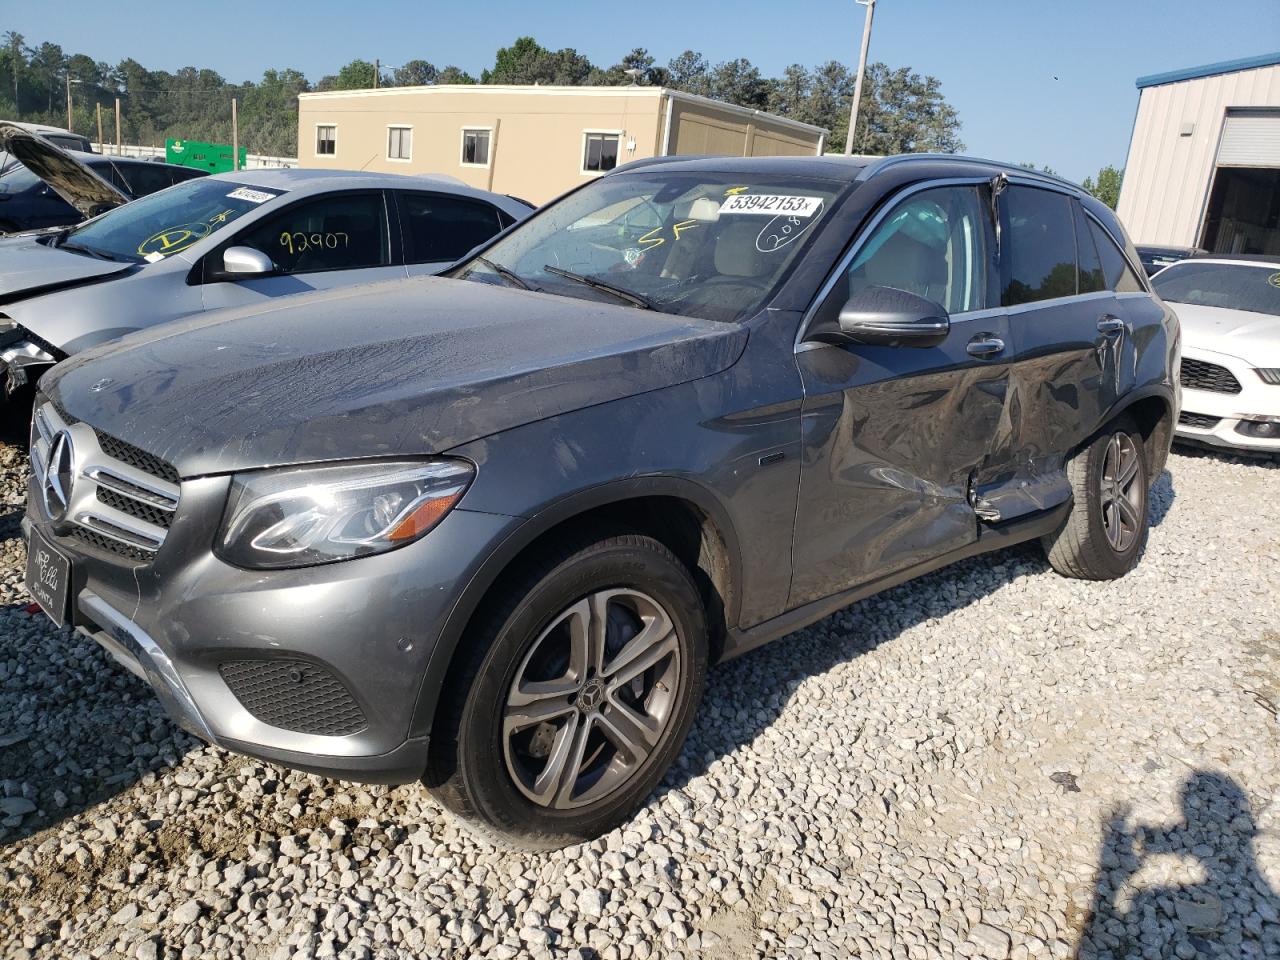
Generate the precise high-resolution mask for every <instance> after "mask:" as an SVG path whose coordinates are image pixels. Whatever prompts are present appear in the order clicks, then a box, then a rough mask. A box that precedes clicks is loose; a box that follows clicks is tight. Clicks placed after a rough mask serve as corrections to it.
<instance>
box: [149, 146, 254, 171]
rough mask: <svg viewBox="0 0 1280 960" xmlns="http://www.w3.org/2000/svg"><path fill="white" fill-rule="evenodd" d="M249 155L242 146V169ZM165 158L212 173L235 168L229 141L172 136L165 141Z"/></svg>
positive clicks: (168, 160)
mask: <svg viewBox="0 0 1280 960" xmlns="http://www.w3.org/2000/svg"><path fill="white" fill-rule="evenodd" d="M247 156H248V153H247V151H246V150H245V148H244V147H241V148H240V169H241V170H243V169H244V167H245V158H246V157H247ZM164 158H165V160H166V161H167V162H169V163H176V164H178V166H181V167H195V168H196V169H197V170H208V171H209V172H210V173H226V172H227V171H229V170H233V169H234V168H235V167H234V165H233V164H232V162H231V145H230V144H227V143H203V142H202V141H200V140H175V139H173V137H170V138H169V139H168V140H166V141H165V142H164Z"/></svg>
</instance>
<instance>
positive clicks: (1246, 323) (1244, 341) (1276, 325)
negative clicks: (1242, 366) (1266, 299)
mask: <svg viewBox="0 0 1280 960" xmlns="http://www.w3.org/2000/svg"><path fill="white" fill-rule="evenodd" d="M1169 306H1170V307H1172V308H1173V312H1174V313H1176V314H1177V315H1178V320H1179V322H1180V323H1181V324H1182V342H1183V345H1184V346H1186V347H1191V348H1193V349H1199V350H1211V351H1213V352H1214V353H1225V354H1227V355H1228V356H1232V357H1239V358H1240V359H1241V360H1245V361H1247V362H1249V363H1251V364H1253V366H1255V367H1280V317H1272V316H1268V315H1267V314H1265V313H1253V312H1251V311H1248V310H1228V309H1225V308H1223V307H1202V306H1199V305H1197V304H1190V303H1174V302H1173V301H1170V302H1169Z"/></svg>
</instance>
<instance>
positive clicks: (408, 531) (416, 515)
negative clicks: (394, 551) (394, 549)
mask: <svg viewBox="0 0 1280 960" xmlns="http://www.w3.org/2000/svg"><path fill="white" fill-rule="evenodd" d="M461 496H462V493H461V492H458V493H456V494H454V495H453V496H449V497H437V498H436V499H434V500H424V501H422V503H420V504H418V505H417V506H416V507H414V508H413V510H412V511H411V512H410V514H409V515H408V516H407V517H405V518H404V519H403V520H401V521H400V522H399V523H398V524H396V526H395V529H394V530H392V531H391V532H390V533H388V534H387V539H388V540H392V541H395V542H396V543H399V542H400V541H401V540H412V539H413V538H414V537H420V536H422V534H424V533H426V532H427V531H428V530H430V529H431V528H432V527H434V526H435V525H436V524H437V523H439V522H440V518H441V517H443V516H444V515H445V514H446V513H448V512H449V510H450V509H451V508H452V507H453V505H454V504H455V503H457V502H458V498H459V497H461Z"/></svg>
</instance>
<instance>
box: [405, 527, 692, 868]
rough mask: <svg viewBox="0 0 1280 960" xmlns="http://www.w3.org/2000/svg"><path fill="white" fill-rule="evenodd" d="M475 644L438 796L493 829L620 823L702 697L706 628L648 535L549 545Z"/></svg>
mask: <svg viewBox="0 0 1280 960" xmlns="http://www.w3.org/2000/svg"><path fill="white" fill-rule="evenodd" d="M504 594H505V597H504V599H505V600H506V602H505V604H502V605H501V606H500V608H499V609H498V610H496V611H495V612H494V613H492V614H491V615H490V616H489V617H488V619H487V620H486V621H484V622H483V623H482V624H480V625H479V626H478V629H477V630H476V631H474V632H473V633H472V634H471V636H469V637H468V638H467V639H466V640H464V642H465V643H468V644H473V646H472V647H471V650H470V653H471V662H470V663H469V664H468V665H467V667H466V669H465V670H464V671H463V673H464V675H463V676H462V677H460V678H459V679H460V682H459V684H458V686H457V688H456V689H457V692H456V694H455V703H454V709H453V710H452V711H450V713H449V717H448V718H447V722H446V723H445V725H444V726H445V729H436V730H434V731H433V734H432V736H433V738H435V737H444V738H446V739H445V741H444V743H445V746H444V747H443V748H442V749H441V751H439V752H438V753H437V755H436V757H435V758H434V759H433V771H432V772H431V773H430V774H429V776H428V783H429V784H432V792H433V793H434V794H435V796H436V797H437V798H438V799H439V800H440V801H441V802H442V803H443V804H444V805H445V806H446V807H447V808H448V809H450V810H452V811H453V812H454V813H456V814H458V815H459V816H460V817H461V818H462V819H463V820H464V821H465V822H466V823H467V824H468V825H469V826H471V827H472V828H478V830H479V832H480V833H481V834H483V835H484V836H486V837H488V838H489V839H492V840H496V841H498V842H501V843H506V844H509V845H514V846H520V847H525V848H530V849H554V848H556V847H562V846H565V845H567V844H571V843H576V842H579V841H583V840H589V839H593V838H594V837H596V836H599V835H600V834H601V833H603V832H605V831H607V830H610V829H612V828H613V827H615V826H617V825H618V824H620V823H622V822H623V821H624V820H626V819H627V818H628V817H630V816H631V814H632V813H634V812H635V810H636V809H637V808H638V807H639V806H640V805H641V804H642V803H643V802H644V800H645V798H646V797H647V796H648V795H649V793H650V792H652V790H653V789H654V787H656V786H657V784H658V782H659V780H660V779H661V778H662V775H663V773H664V772H665V771H666V770H667V768H668V767H669V766H670V765H671V763H672V761H673V760H674V759H675V757H676V755H677V754H678V752H679V750H680V747H681V746H682V744H683V743H684V739H685V736H686V735H687V733H688V731H689V727H690V725H691V723H692V721H693V716H694V713H695V711H696V710H697V706H698V702H699V700H700V699H701V695H702V688H703V683H704V679H705V675H706V665H707V637H706V632H707V631H706V622H705V617H704V614H703V610H702V604H701V602H700V600H699V597H698V591H697V588H696V587H695V585H694V583H693V580H692V578H691V577H690V575H689V571H688V570H687V569H686V568H685V567H684V565H683V564H681V563H680V561H679V560H677V559H676V558H675V557H674V556H673V555H672V554H671V552H670V551H668V550H667V549H666V548H665V547H664V546H663V545H662V544H660V543H658V542H657V541H655V540H653V539H651V538H649V537H644V536H638V535H633V534H623V535H619V536H612V537H604V538H600V539H588V540H587V541H579V542H578V543H576V544H571V545H568V546H566V547H565V548H564V549H562V550H560V551H557V552H555V553H551V554H548V555H544V556H543V557H542V558H540V559H539V560H538V561H537V562H535V563H533V564H531V565H530V566H529V567H528V568H527V571H526V574H525V576H524V577H523V578H521V580H520V582H518V583H515V584H511V585H510V588H509V589H508V590H506V591H504Z"/></svg>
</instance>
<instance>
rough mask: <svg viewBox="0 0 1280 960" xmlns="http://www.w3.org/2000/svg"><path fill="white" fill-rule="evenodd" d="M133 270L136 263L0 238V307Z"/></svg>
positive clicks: (28, 240)
mask: <svg viewBox="0 0 1280 960" xmlns="http://www.w3.org/2000/svg"><path fill="white" fill-rule="evenodd" d="M134 269H136V268H135V266H134V265H133V264H128V263H112V262H111V261H110V260H98V259H95V258H94V257H88V256H81V255H80V254H75V253H68V252H67V251H64V250H58V249H57V248H55V247H50V246H48V245H47V244H43V243H37V242H36V241H35V240H34V239H33V238H31V237H9V238H6V239H0V304H5V303H12V302H13V301H15V300H21V299H24V298H26V297H32V296H36V295H38V294H42V293H51V292H52V291H54V290H61V289H63V288H66V287H73V286H78V285H80V284H83V283H92V282H93V281H96V280H100V279H104V278H106V277H109V276H113V275H115V274H118V273H128V272H130V271H132V270H134ZM37 332H39V331H37Z"/></svg>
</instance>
